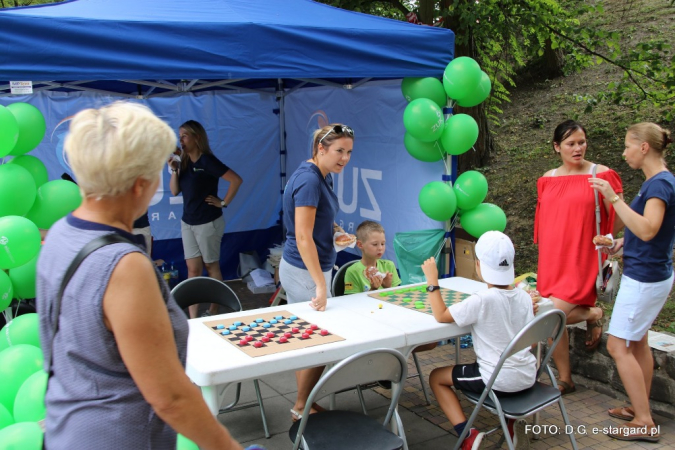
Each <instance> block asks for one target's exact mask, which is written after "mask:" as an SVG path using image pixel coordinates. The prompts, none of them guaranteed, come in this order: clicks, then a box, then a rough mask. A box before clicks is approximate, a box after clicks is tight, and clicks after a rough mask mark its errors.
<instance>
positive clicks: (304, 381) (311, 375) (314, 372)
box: [293, 366, 324, 414]
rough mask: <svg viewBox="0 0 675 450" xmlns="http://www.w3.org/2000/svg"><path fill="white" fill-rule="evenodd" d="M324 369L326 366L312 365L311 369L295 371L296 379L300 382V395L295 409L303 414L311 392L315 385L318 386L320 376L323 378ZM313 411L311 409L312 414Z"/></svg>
mask: <svg viewBox="0 0 675 450" xmlns="http://www.w3.org/2000/svg"><path fill="white" fill-rule="evenodd" d="M323 369H324V366H320V367H312V368H310V369H304V370H298V371H297V372H295V379H296V381H297V383H298V397H297V399H296V400H295V405H293V409H294V410H295V411H297V412H298V413H299V414H302V413H303V412H304V411H305V407H306V406H307V399H308V398H309V394H310V393H311V392H312V389H314V386H316V383H317V382H318V381H319V378H321V374H322V373H323ZM314 412H316V411H314ZM311 413H312V411H311V410H310V414H311Z"/></svg>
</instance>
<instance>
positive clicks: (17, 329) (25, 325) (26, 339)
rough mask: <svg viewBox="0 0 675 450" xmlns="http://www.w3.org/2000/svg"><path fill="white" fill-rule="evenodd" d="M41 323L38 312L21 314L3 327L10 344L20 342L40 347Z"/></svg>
mask: <svg viewBox="0 0 675 450" xmlns="http://www.w3.org/2000/svg"><path fill="white" fill-rule="evenodd" d="M39 329H40V323H39V320H38V315H37V313H28V314H21V315H20V316H17V317H15V318H14V319H12V321H11V322H9V323H8V324H7V325H5V327H4V328H3V329H2V333H4V335H5V336H6V338H7V342H8V343H9V345H10V346H15V345H19V344H26V345H32V346H33V347H38V348H40V332H39Z"/></svg>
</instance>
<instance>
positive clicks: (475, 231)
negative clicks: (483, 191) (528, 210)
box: [459, 203, 506, 238]
mask: <svg viewBox="0 0 675 450" xmlns="http://www.w3.org/2000/svg"><path fill="white" fill-rule="evenodd" d="M459 223H460V224H461V225H462V228H464V229H465V230H466V232H467V233H469V234H470V235H471V236H473V237H475V238H479V237H481V236H482V235H483V233H485V232H486V231H502V232H503V231H504V229H505V228H506V214H504V211H502V209H501V208H500V207H499V206H497V205H493V204H492V203H481V204H480V205H478V206H476V207H475V208H474V209H471V210H469V211H464V212H463V213H462V215H461V216H460V217H459Z"/></svg>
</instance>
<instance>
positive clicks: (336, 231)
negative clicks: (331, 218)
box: [333, 222, 345, 234]
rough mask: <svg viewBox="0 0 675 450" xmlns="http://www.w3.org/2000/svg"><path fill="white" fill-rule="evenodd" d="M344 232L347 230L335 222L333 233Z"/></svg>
mask: <svg viewBox="0 0 675 450" xmlns="http://www.w3.org/2000/svg"><path fill="white" fill-rule="evenodd" d="M344 232H345V230H343V229H342V227H341V226H340V225H338V224H337V223H335V222H333V234H335V233H344Z"/></svg>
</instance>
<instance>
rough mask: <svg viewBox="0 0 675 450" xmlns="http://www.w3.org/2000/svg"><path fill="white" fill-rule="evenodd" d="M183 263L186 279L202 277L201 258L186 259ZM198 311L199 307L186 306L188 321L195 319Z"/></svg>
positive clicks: (202, 265) (202, 266)
mask: <svg viewBox="0 0 675 450" xmlns="http://www.w3.org/2000/svg"><path fill="white" fill-rule="evenodd" d="M185 263H186V264H187V269H188V278H194V277H199V276H201V275H202V271H203V270H204V262H203V261H202V257H201V256H198V257H196V258H189V259H186V260H185ZM198 309H199V305H190V306H188V312H189V313H190V319H194V318H195V317H197V310H198Z"/></svg>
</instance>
